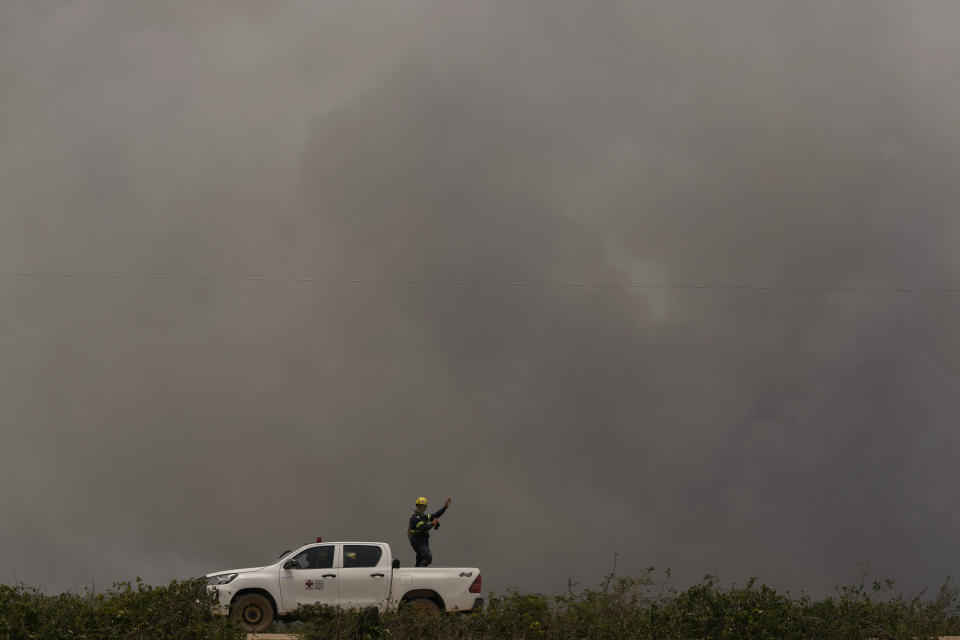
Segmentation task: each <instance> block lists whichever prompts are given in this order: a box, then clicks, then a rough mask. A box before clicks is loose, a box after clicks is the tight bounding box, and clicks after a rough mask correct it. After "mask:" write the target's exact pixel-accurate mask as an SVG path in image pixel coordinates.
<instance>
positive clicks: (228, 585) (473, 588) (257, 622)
mask: <svg viewBox="0 0 960 640" xmlns="http://www.w3.org/2000/svg"><path fill="white" fill-rule="evenodd" d="M206 578H207V585H208V586H207V588H208V589H210V590H212V591H214V592H215V594H216V601H217V602H218V603H219V606H218V609H219V612H220V613H223V614H229V615H231V616H232V617H233V618H234V619H235V620H237V622H239V623H240V624H241V625H242V626H244V627H246V628H247V629H248V630H250V631H252V632H257V631H263V630H265V629H266V628H268V627H269V626H270V624H271V623H272V622H273V621H274V619H276V618H278V617H280V616H283V615H285V614H289V613H291V612H293V610H294V609H296V608H297V607H299V606H300V605H305V604H321V605H331V606H335V607H345V608H370V607H376V608H377V609H379V610H380V611H381V612H383V611H387V610H391V609H397V608H398V607H401V606H409V607H411V608H414V609H420V610H423V611H426V612H431V613H433V612H440V611H473V610H474V609H478V608H480V607H482V606H483V598H482V597H480V595H479V594H480V589H481V579H480V570H479V569H477V568H475V567H467V568H457V569H454V568H446V567H436V568H434V567H412V568H404V569H401V568H400V561H399V560H398V559H396V558H393V556H392V554H391V552H390V545H388V544H386V543H384V542H320V541H319V539H318V542H316V543H311V544H308V545H305V546H302V547H300V548H298V549H294V550H292V551H289V552H284V553H283V554H281V555H280V559H279V560H277V561H276V562H274V563H273V564H271V565H268V566H265V567H255V568H250V569H233V570H231V571H218V572H216V573H209V574H207V576H206Z"/></svg>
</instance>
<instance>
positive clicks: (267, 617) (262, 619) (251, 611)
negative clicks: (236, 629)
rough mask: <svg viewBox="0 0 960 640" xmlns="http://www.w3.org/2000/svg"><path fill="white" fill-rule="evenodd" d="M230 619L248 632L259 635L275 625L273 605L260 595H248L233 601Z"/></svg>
mask: <svg viewBox="0 0 960 640" xmlns="http://www.w3.org/2000/svg"><path fill="white" fill-rule="evenodd" d="M230 617H231V618H233V620H234V622H236V623H237V624H239V625H240V626H241V627H243V628H244V629H246V630H247V631H249V632H251V633H259V632H260V631H266V630H267V629H268V628H269V627H270V625H271V624H272V623H273V605H272V604H270V601H269V600H268V599H267V598H265V597H264V596H262V595H260V594H259V593H246V594H244V595H242V596H240V597H239V598H237V599H236V600H234V601H233V606H231V607H230Z"/></svg>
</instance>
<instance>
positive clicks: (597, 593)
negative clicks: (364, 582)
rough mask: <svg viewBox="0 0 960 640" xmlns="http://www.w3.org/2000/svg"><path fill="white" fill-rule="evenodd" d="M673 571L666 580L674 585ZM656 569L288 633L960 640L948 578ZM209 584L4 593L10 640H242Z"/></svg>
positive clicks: (2, 623) (367, 615)
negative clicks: (470, 609)
mask: <svg viewBox="0 0 960 640" xmlns="http://www.w3.org/2000/svg"><path fill="white" fill-rule="evenodd" d="M669 574H670V572H669V571H667V572H665V575H666V577H667V578H669ZM652 575H653V569H652V568H651V569H648V570H647V571H646V572H644V573H643V574H641V575H639V576H635V577H620V576H614V575H610V576H607V577H606V578H605V579H604V580H603V582H602V583H601V585H600V586H599V588H596V589H577V588H576V585H574V584H569V585H568V588H567V591H566V592H565V593H563V594H561V595H553V596H549V595H545V594H540V593H521V592H519V591H517V590H509V591H507V592H506V593H504V594H500V595H497V594H490V595H489V598H488V601H487V606H486V607H485V609H484V610H482V611H480V612H477V613H473V614H469V615H459V614H458V615H440V616H436V617H428V616H424V615H417V614H415V613H413V612H410V611H400V612H390V613H385V614H382V615H378V614H377V613H376V612H375V611H341V610H337V609H331V608H327V607H316V606H314V607H305V608H302V609H301V610H299V611H298V612H297V614H296V615H295V616H294V617H293V619H291V620H287V621H285V622H283V623H280V624H278V625H277V627H278V628H277V630H287V631H293V632H296V633H299V634H301V635H302V637H303V638H304V640H318V639H321V638H323V639H325V640H327V639H329V640H340V639H343V640H388V639H389V640H420V639H424V640H426V639H433V638H437V639H439V638H444V639H447V638H457V639H460V640H481V639H509V640H541V639H542V640H551V639H556V640H560V639H564V640H565V639H579V638H583V639H587V638H589V639H591V640H594V639H596V640H604V639H610V640H613V639H616V640H622V639H634V638H636V639H641V638H642V639H653V638H656V639H664V640H670V639H677V640H680V639H688V638H711V639H712V638H717V639H725V638H736V639H738V640H754V639H757V640H759V639H774V638H776V639H778V640H779V639H783V640H794V639H796V640H800V639H804V640H807V639H813V640H816V639H824V640H834V639H837V640H839V639H844V640H846V639H860V638H911V639H913V638H935V637H937V636H941V635H960V592H958V589H957V588H956V587H955V586H953V584H952V583H951V582H950V581H949V580H948V581H947V582H946V583H945V584H944V585H943V586H942V587H940V589H939V590H938V591H937V592H936V593H935V594H932V595H928V594H926V592H921V593H919V594H917V595H914V596H911V597H906V596H904V595H903V594H899V593H896V583H895V581H894V580H880V581H875V582H873V583H872V584H867V583H866V582H865V581H863V582H861V584H859V585H854V586H844V587H838V588H836V589H835V590H834V593H833V594H832V595H829V596H826V597H823V598H819V599H813V598H811V597H809V596H806V595H801V596H800V597H792V596H790V595H789V594H785V593H779V592H777V591H776V590H775V589H773V588H771V587H768V586H766V585H764V584H759V585H758V584H757V582H756V580H751V581H749V582H748V583H747V584H746V585H743V586H740V587H738V586H736V585H733V586H729V587H721V586H720V585H719V584H718V582H717V580H716V578H715V577H714V576H709V575H708V576H706V577H705V578H704V579H703V580H702V581H700V582H699V583H698V584H695V585H693V586H691V587H689V588H687V589H684V590H678V589H675V588H672V587H669V588H668V587H667V586H666V584H667V583H668V582H669V580H665V581H662V583H661V585H660V586H657V585H656V584H655V583H654V580H653V578H652ZM211 604H212V600H211V596H210V595H209V594H208V593H207V591H206V588H205V582H204V581H203V580H202V579H200V580H184V581H174V582H171V583H170V584H169V585H166V586H158V587H153V586H149V585H145V584H143V583H142V581H140V580H139V579H138V580H137V581H136V582H135V583H133V584H131V583H118V584H115V585H114V586H113V587H112V588H111V589H109V590H108V591H106V592H104V593H94V592H92V591H91V590H85V591H83V592H82V593H63V594H59V595H53V596H50V595H46V594H44V593H42V592H41V591H39V590H37V589H35V588H31V587H28V586H25V585H22V584H21V585H15V586H6V585H0V640H21V639H22V640H34V639H35V640H47V639H50V640H53V639H56V640H62V639H65V638H75V639H84V640H100V639H103V640H107V639H111V640H112V639H116V640H121V639H122V640H154V639H156V640H160V639H163V640H168V639H169V640H201V639H203V640H240V639H242V638H243V637H244V633H243V632H242V631H241V630H239V629H237V628H236V627H235V626H234V625H233V624H232V623H231V622H230V621H229V620H228V619H226V618H224V617H222V616H218V615H216V614H214V613H212V610H211V606H210V605H211Z"/></svg>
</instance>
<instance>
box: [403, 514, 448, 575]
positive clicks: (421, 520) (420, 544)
mask: <svg viewBox="0 0 960 640" xmlns="http://www.w3.org/2000/svg"><path fill="white" fill-rule="evenodd" d="M446 510H447V508H446V507H442V508H441V509H440V511H437V512H436V513H434V514H433V515H430V514H429V513H417V512H414V513H413V515H412V516H410V529H409V530H408V531H407V537H408V538H410V546H411V547H413V550H414V551H416V552H417V566H418V567H429V566H430V563H431V562H433V554H432V553H430V529H433V528H434V527H433V524H432V523H433V521H434V520H435V519H437V518H439V517H440V516H442V515H443V512H444V511H446ZM437 526H440V525H437Z"/></svg>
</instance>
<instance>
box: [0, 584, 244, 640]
mask: <svg viewBox="0 0 960 640" xmlns="http://www.w3.org/2000/svg"><path fill="white" fill-rule="evenodd" d="M206 584H207V583H206V580H204V579H197V580H184V581H174V582H171V583H170V584H169V585H167V586H161V587H153V586H150V585H146V584H143V582H142V581H141V580H140V579H139V578H138V579H137V581H136V584H130V583H129V582H121V583H117V584H114V585H113V588H112V589H110V590H108V591H107V592H106V593H94V592H93V591H92V590H90V589H87V590H84V592H83V593H70V592H68V593H61V594H59V595H55V596H48V595H45V594H44V593H42V592H41V591H40V590H39V589H35V588H32V587H27V586H25V585H22V584H21V585H17V586H7V585H0V640H66V639H68V638H72V639H76V640H101V639H102V640H108V639H109V640H200V639H205V640H240V639H241V638H245V637H246V634H245V633H243V632H241V631H240V630H239V629H237V628H236V627H235V626H233V625H232V624H231V623H230V621H228V620H227V619H225V618H224V617H223V616H219V615H216V614H214V613H213V611H212V609H211V605H212V603H213V600H212V596H211V595H210V594H208V593H207V588H206Z"/></svg>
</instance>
